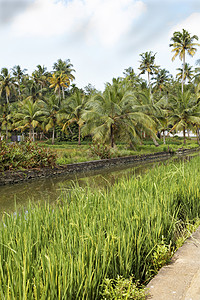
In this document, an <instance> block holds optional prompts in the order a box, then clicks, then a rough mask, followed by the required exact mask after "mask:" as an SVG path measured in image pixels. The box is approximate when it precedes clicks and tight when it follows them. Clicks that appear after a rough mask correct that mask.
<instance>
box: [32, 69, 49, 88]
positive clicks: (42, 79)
mask: <svg viewBox="0 0 200 300" xmlns="http://www.w3.org/2000/svg"><path fill="white" fill-rule="evenodd" d="M49 75H50V73H49V72H47V68H46V67H45V66H41V65H37V69H36V70H35V71H34V72H33V73H32V78H33V80H34V81H35V83H36V84H39V85H40V89H42V88H44V87H46V86H47V85H48V76H49Z"/></svg>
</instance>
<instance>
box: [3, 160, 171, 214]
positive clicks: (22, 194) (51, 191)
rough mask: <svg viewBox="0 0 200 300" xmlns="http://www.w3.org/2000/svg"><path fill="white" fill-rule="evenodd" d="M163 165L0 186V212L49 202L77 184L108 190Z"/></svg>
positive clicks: (156, 163) (147, 165) (133, 165)
mask: <svg viewBox="0 0 200 300" xmlns="http://www.w3.org/2000/svg"><path fill="white" fill-rule="evenodd" d="M171 160H172V159H170V160H166V162H165V163H169V162H171ZM161 163H163V162H160V161H159V162H153V163H148V164H147V163H143V164H141V163H140V164H139V165H136V164H132V165H128V166H127V165H126V166H123V167H118V168H116V167H115V168H112V169H109V170H108V169H107V170H101V171H100V170H97V171H93V172H88V173H85V174H83V173H82V174H79V175H78V176H77V175H76V176H75V175H73V176H69V175H68V176H59V177H53V178H47V179H38V180H32V181H27V182H23V183H19V184H14V185H7V186H1V187H0V213H3V212H4V211H6V212H12V211H14V209H15V203H16V205H17V206H18V207H22V206H23V207H25V206H27V204H28V202H29V201H34V202H37V201H39V202H44V201H48V202H50V203H52V202H54V201H56V200H57V199H59V197H60V195H61V189H70V188H73V186H74V182H77V183H78V184H79V186H81V187H84V186H87V185H89V186H90V187H92V189H95V188H105V187H106V188H109V187H110V186H112V185H113V184H114V183H115V182H116V181H118V180H119V179H120V178H122V177H124V176H126V177H127V178H129V177H130V176H137V175H138V174H143V173H145V172H147V171H148V170H149V168H153V167H155V166H157V165H159V164H161Z"/></svg>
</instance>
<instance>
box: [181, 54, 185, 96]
mask: <svg viewBox="0 0 200 300" xmlns="http://www.w3.org/2000/svg"><path fill="white" fill-rule="evenodd" d="M184 76H185V52H184V53H183V72H182V93H183V85H184Z"/></svg>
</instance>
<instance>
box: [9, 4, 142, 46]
mask: <svg viewBox="0 0 200 300" xmlns="http://www.w3.org/2000/svg"><path fill="white" fill-rule="evenodd" d="M145 9H146V6H145V4H144V3H143V2H142V1H138V0H85V1H83V0H71V1H69V2H66V3H65V2H64V1H61V0H59V1H54V0H35V1H34V2H33V3H32V4H30V5H29V7H28V8H27V9H26V10H25V12H23V13H22V14H20V15H18V16H16V17H15V19H14V21H13V23H12V29H13V32H14V34H15V35H17V36H21V37H23V36H29V37H30V36H33V37H44V38H49V37H55V36H62V35H66V36H73V34H74V33H76V32H80V33H81V34H82V36H83V37H84V38H85V39H86V41H87V42H88V43H94V42H96V41H98V40H99V41H100V43H101V44H103V45H104V46H112V45H114V44H115V43H116V42H118V41H119V39H120V37H122V36H123V34H126V33H127V32H128V31H129V30H130V29H131V25H132V23H133V22H134V20H135V19H137V18H138V17H139V16H140V15H141V14H142V13H143V12H144V11H145Z"/></svg>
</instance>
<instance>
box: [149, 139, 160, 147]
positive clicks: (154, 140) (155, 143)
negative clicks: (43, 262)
mask: <svg viewBox="0 0 200 300" xmlns="http://www.w3.org/2000/svg"><path fill="white" fill-rule="evenodd" d="M151 138H152V141H153V142H154V145H155V146H156V147H158V146H159V144H158V142H157V141H156V139H155V138H154V137H151Z"/></svg>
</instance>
